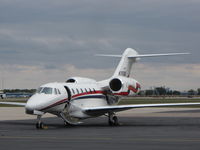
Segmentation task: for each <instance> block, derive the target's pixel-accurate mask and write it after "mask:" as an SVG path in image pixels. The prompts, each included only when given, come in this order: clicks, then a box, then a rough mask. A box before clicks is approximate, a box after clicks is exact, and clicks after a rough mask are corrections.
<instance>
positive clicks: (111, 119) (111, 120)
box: [108, 116, 119, 126]
mask: <svg viewBox="0 0 200 150" xmlns="http://www.w3.org/2000/svg"><path fill="white" fill-rule="evenodd" d="M108 124H109V125H110V126H117V125H119V122H118V118H117V116H113V117H109V120H108Z"/></svg>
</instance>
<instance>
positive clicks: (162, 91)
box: [139, 86, 200, 96]
mask: <svg viewBox="0 0 200 150" xmlns="http://www.w3.org/2000/svg"><path fill="white" fill-rule="evenodd" d="M139 95H142V96H180V95H185V96H194V95H200V88H198V89H197V90H194V89H190V90H188V91H184V92H181V91H178V90H171V89H170V88H166V87H165V86H161V87H154V88H151V89H147V90H143V91H141V92H140V93H139Z"/></svg>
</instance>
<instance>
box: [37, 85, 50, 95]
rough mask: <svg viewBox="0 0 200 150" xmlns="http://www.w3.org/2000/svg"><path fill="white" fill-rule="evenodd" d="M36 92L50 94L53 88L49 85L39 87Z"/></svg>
mask: <svg viewBox="0 0 200 150" xmlns="http://www.w3.org/2000/svg"><path fill="white" fill-rule="evenodd" d="M37 93H44V94H52V93H53V89H52V88H50V87H40V88H38V90H37Z"/></svg>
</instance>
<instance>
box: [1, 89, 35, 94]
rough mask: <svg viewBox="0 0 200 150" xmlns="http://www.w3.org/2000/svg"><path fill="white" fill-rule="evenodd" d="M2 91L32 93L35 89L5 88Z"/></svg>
mask: <svg viewBox="0 0 200 150" xmlns="http://www.w3.org/2000/svg"><path fill="white" fill-rule="evenodd" d="M3 91H4V93H30V94H33V93H35V92H36V89H5V90H3Z"/></svg>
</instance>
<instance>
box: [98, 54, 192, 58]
mask: <svg viewBox="0 0 200 150" xmlns="http://www.w3.org/2000/svg"><path fill="white" fill-rule="evenodd" d="M188 54H190V53H164V54H144V55H132V56H128V58H141V57H158V56H175V55H188ZM95 56H103V57H118V58H121V57H122V55H106V54H96V55H95Z"/></svg>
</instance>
